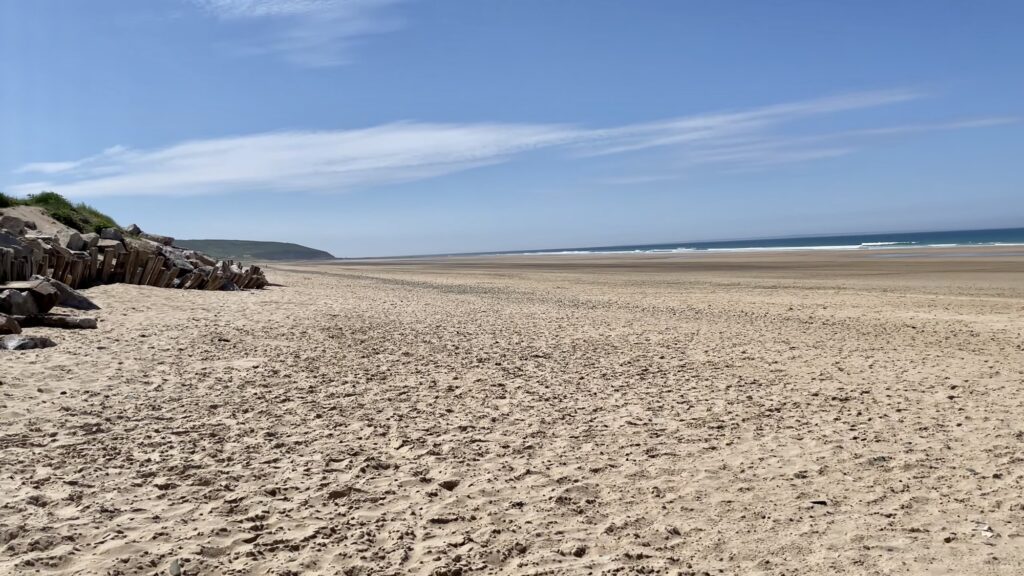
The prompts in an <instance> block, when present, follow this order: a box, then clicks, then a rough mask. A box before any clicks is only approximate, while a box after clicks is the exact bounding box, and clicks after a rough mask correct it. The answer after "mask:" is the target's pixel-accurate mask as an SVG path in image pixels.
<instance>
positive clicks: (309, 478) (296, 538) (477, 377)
mask: <svg viewBox="0 0 1024 576" xmlns="http://www.w3.org/2000/svg"><path fill="white" fill-rule="evenodd" d="M264 268H265V269H266V270H267V276H268V278H269V279H270V280H271V281H272V282H275V283H277V284H280V286H273V287H270V288H268V289H266V290H262V291H251V292H244V293H240V292H205V291H180V290H161V289H158V288H152V287H144V286H133V285H125V284H117V285H108V286H101V287H97V288H93V289H90V290H88V291H87V294H88V296H89V297H91V298H92V299H94V300H95V301H96V302H97V303H98V304H99V305H100V306H102V307H103V309H102V310H101V311H99V312H98V313H96V314H95V316H96V317H97V318H98V319H99V323H100V324H99V329H98V330H91V331H77V332H72V331H59V330H55V329H46V328H33V329H28V330H27V331H26V332H27V333H30V334H41V335H47V336H49V337H51V338H53V339H54V340H56V341H57V342H58V344H59V345H58V346H57V347H56V348H50V349H45V350H33V351H25V352H0V574H59V575H71V574H83V575H84V574H114V575H119V574H167V573H169V572H170V573H173V571H172V568H173V567H180V569H181V573H183V574H189V575H194V574H210V575H218V574H239V575H243V574H245V575H248V574H253V575H255V574H276V575H285V574H349V575H356V574H410V573H411V574H437V575H450V576H457V575H463V574H490V573H503V574H704V573H708V574H712V575H718V574H730V575H732V574H736V575H739V574H766V575H768V574H771V575H779V576H781V575H789V576H792V575H798V574H800V575H802V574H807V575H820V574H867V575H874V574H878V575H882V574H886V575H888V574H928V575H940V574H950V575H953V574H972V575H983V574H993V575H1017V574H1021V573H1024V466H1022V462H1024V417H1022V415H1024V393H1022V388H1024V250H1022V249H1021V248H1012V247H1007V248H1001V249H1000V248H988V249H985V248H976V249H948V250H937V249H936V250H926V249H922V250H916V251H913V252H906V251H902V252H901V251H897V250H887V251H881V250H879V251H851V252H813V253H811V252H792V253H764V254H760V253H758V254H750V253H739V254H695V255H687V254H683V255H647V256H642V255H634V256H630V255H626V256H622V255H619V256H543V257H522V256H521V257H474V258H444V259H424V260H379V261H342V262H337V263H328V264H301V263H295V264H273V265H269V264H268V265H265V266H264ZM172 563H173V564H174V566H172Z"/></svg>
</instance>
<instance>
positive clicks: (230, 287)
mask: <svg viewBox="0 0 1024 576" xmlns="http://www.w3.org/2000/svg"><path fill="white" fill-rule="evenodd" d="M218 290H223V291H225V292H237V291H239V290H241V288H239V287H238V286H236V285H235V283H234V282H232V281H231V280H225V281H224V283H223V284H221V286H220V288H218Z"/></svg>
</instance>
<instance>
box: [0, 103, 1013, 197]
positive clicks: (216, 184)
mask: <svg viewBox="0 0 1024 576" xmlns="http://www.w3.org/2000/svg"><path fill="white" fill-rule="evenodd" d="M920 97H921V95H920V94H916V93H914V92H909V91H884V92H861V93H853V94H846V95H842V96H838V97H830V98H821V99H816V100H808V101H802V102H793V103H788V104H782V105H775V106H767V107H761V108H755V109H750V110H745V111H734V112H729V113H718V114H706V115H699V116H690V117H683V118H670V119H666V120H662V121H657V122H647V123H639V124H631V125H625V126H618V127H613V128H599V129H595V128H584V127H578V126H572V125H561V124H532V125H531V124H498V123H491V124H488V123H477V124H430V123H419V122H404V123H393V124H385V125H382V126H376V127H372V128H364V129H357V130H333V131H316V132H311V131H289V132H271V133H262V134H253V135H247V136H236V137H228V138H213V139H206V140H193V141H187V142H181V143H178V144H174V145H172V146H167V147H165V148H159V149H155V150H132V149H129V148H125V147H121V146H119V147H114V148H110V149H108V150H105V151H103V152H101V153H99V154H97V155H95V156H91V157H88V158H83V159H80V160H73V161H60V162H52V161H51V162H36V163H31V164H27V165H25V166H22V167H21V168H20V169H18V171H17V172H18V173H21V174H27V173H35V174H40V175H42V177H43V178H46V179H47V180H42V181H37V182H29V183H23V184H19V185H17V186H14V187H11V188H8V191H11V192H14V193H28V192H37V191H39V190H43V189H56V190H59V191H61V192H63V193H65V194H67V195H69V196H71V197H76V198H78V197H95V196H109V195H187V194H220V193H232V192H292V191H310V192H344V191H348V190H352V189H353V188H357V187H366V186H374V185H383V184H391V183H397V182H406V181H412V180H422V179H426V178H433V177H437V176H442V175H445V174H451V173H454V172H460V171H464V170H469V169H472V168H476V167H480V166H484V165H488V164H496V163H501V162H507V161H510V160H512V159H514V158H516V157H518V156H521V155H524V154H527V153H530V152H541V151H543V152H545V153H549V154H550V153H556V152H558V151H562V152H563V156H565V157H566V158H565V161H567V162H579V161H584V160H585V158H587V157H595V156H608V155H613V154H615V155H622V154H640V153H643V152H644V151H649V150H652V149H655V148H659V149H664V150H666V151H667V152H668V153H669V156H670V157H671V158H672V159H673V160H674V161H675V162H674V164H675V165H676V166H679V165H681V166H684V167H687V166H689V167H693V166H697V165H707V164H719V165H727V166H730V167H736V168H751V167H763V166H767V165H772V164H780V163H794V162H807V161H812V160H817V159H822V158H832V157H836V156H842V155H845V154H849V153H852V152H854V151H856V150H857V149H859V148H860V147H862V146H864V145H866V144H867V141H869V140H871V139H875V138H884V137H891V136H895V135H901V134H908V133H916V132H926V131H935V130H959V129H970V128H982V127H987V126H993V125H998V124H1005V123H1009V122H1016V121H1017V119H1015V118H977V119H966V120H958V121H947V122H943V123H939V124H924V125H904V126H883V127H875V128H865V129H859V130H853V131H845V132H832V133H821V134H804V135H801V136H792V135H789V134H787V133H786V128H787V127H788V125H790V124H792V123H795V122H797V121H799V120H802V119H805V118H809V117H813V116H823V115H831V114H837V113H840V112H845V111H850V110H855V109H862V108H874V107H879V106H885V105H891V104H895V103H898V102H905V101H908V100H913V99H916V98H920ZM643 179H644V176H643V175H623V176H622V178H621V180H622V181H623V182H637V181H642V180H643ZM657 179H663V174H659V176H658V178H657Z"/></svg>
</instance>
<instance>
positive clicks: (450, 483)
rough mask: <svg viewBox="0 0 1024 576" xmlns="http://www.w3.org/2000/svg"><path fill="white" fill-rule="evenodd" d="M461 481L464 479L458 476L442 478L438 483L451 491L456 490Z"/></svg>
mask: <svg viewBox="0 0 1024 576" xmlns="http://www.w3.org/2000/svg"><path fill="white" fill-rule="evenodd" d="M461 482H462V481H461V480H459V479H458V478H449V479H447V480H441V481H440V482H438V483H437V485H438V486H440V487H441V488H444V489H445V490H447V491H449V492H451V491H452V490H455V489H456V488H457V487H458V486H459V484H460V483H461Z"/></svg>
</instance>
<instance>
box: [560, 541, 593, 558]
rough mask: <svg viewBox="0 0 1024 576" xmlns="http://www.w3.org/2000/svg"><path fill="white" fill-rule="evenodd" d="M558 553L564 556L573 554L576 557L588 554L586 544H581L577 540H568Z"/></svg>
mask: <svg viewBox="0 0 1024 576" xmlns="http://www.w3.org/2000/svg"><path fill="white" fill-rule="evenodd" d="M558 553H559V554H561V555H562V556H573V557H575V558H583V557H584V556H586V555H587V546H586V544H580V543H577V542H568V543H566V544H563V545H562V546H561V547H560V548H559V549H558Z"/></svg>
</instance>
